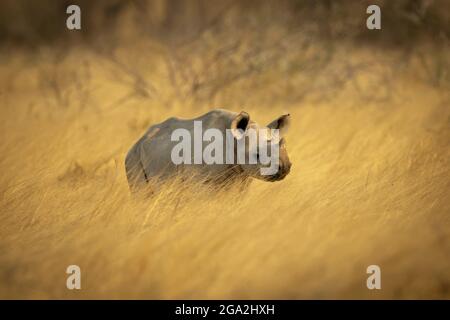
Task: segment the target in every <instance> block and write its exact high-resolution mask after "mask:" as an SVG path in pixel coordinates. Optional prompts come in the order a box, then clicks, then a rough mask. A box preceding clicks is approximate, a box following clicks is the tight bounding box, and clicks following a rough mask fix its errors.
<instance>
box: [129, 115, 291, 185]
mask: <svg viewBox="0 0 450 320" xmlns="http://www.w3.org/2000/svg"><path fill="white" fill-rule="evenodd" d="M289 119H290V115H289V114H285V115H282V116H280V117H279V118H277V119H275V120H274V121H272V122H271V123H269V124H268V125H267V126H266V127H262V126H259V125H258V124H257V123H256V122H254V121H253V120H250V116H249V114H248V113H247V112H245V111H242V112H240V113H237V112H232V111H228V110H224V109H214V110H212V111H209V112H207V113H206V114H203V115H201V116H199V117H197V118H193V119H179V118H174V117H172V118H169V119H167V120H165V121H163V122H161V123H158V124H155V125H152V126H151V127H150V128H148V130H147V131H146V132H145V134H144V135H143V136H142V137H141V138H140V139H139V140H138V141H137V142H136V143H135V144H134V145H133V146H132V147H131V149H130V150H129V152H128V154H127V156H126V159H125V169H126V175H127V179H128V184H129V186H130V189H131V191H137V190H140V189H142V187H144V186H146V185H148V184H149V183H151V182H158V183H159V182H164V181H165V180H167V179H168V178H170V177H173V176H183V177H195V179H200V181H202V182H205V183H213V184H216V185H221V184H227V183H229V182H246V184H247V185H248V181H249V180H250V178H256V179H260V180H265V181H271V182H273V181H279V180H282V179H284V178H285V177H286V176H287V174H288V173H289V172H290V169H291V162H290V160H289V157H288V154H287V151H286V146H285V138H284V135H285V133H286V131H287V129H288V127H289V122H290V120H289ZM251 137H253V139H252V138H251ZM180 140H183V141H181V142H180ZM211 146H213V147H211ZM239 146H240V147H241V148H238V147H239ZM242 146H243V148H242ZM269 149H270V150H269ZM262 154H264V155H265V156H266V159H265V161H262V160H261V158H262ZM274 156H275V157H274ZM250 159H252V160H253V161H251V160H250ZM267 159H269V160H270V161H269V162H270V163H269V162H268V160H267ZM255 160H256V161H255ZM260 160H261V161H260ZM263 162H264V163H263ZM273 167H274V168H275V170H269V168H273ZM264 170H265V171H264Z"/></svg>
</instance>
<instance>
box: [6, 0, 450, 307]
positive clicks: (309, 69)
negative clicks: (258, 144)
mask: <svg viewBox="0 0 450 320" xmlns="http://www.w3.org/2000/svg"><path fill="white" fill-rule="evenodd" d="M72 3H76V4H78V5H79V6H80V7H81V10H82V30H80V31H70V30H67V28H66V26H65V20H66V18H67V14H66V13H65V9H66V7H67V6H68V5H69V4H72ZM369 4H378V5H379V6H380V7H381V10H382V29H381V30H367V28H366V18H367V16H368V15H367V14H366V8H367V6H368V5H369ZM449 9H450V8H449V2H448V1H437V0H436V1H432V0H415V1H414V0H399V1H373V2H372V1H370V2H369V1H346V2H345V3H341V2H339V3H338V2H337V1H327V0H316V1H312V0H310V1H300V0H298V1H293V0H292V1H287V0H282V1H234V0H233V1H203V0H189V1H176V0H160V1H145V0H135V1H103V0H96V1H87V0H85V1H73V2H72V1H70V2H69V1H56V0H42V1H39V2H38V1H25V0H19V1H12V0H3V1H2V2H1V4H0V116H1V120H0V123H1V125H0V134H1V143H0V150H1V157H0V170H1V175H0V297H1V298H24V299H30V298H69V299H71V298H74V299H78V298H254V299H256V298H447V299H448V298H450V272H449V270H450V256H449V252H450V223H449V222H450V215H449V214H450V197H449V191H450V179H449V177H450V149H449V143H450V126H449V125H450V105H449V102H450V99H449V98H450V96H449V92H450V90H449V88H450V78H449V56H450V55H449V35H450V33H449V27H450V24H449V15H450V10H449ZM215 107H222V108H227V109H230V110H234V111H241V110H245V111H247V112H248V113H249V114H250V116H251V117H252V118H253V119H255V120H257V121H258V122H259V123H267V122H268V121H269V120H272V119H274V118H275V117H276V116H279V115H280V114H282V112H285V111H288V112H290V113H291V116H292V120H293V124H292V126H291V131H290V133H289V135H288V137H287V148H288V152H289V154H290V158H291V161H292V163H293V167H292V170H291V173H290V175H289V176H288V177H287V178H286V179H285V180H283V181H282V182H278V183H264V182H258V181H255V182H254V183H253V184H252V185H251V187H250V189H249V191H248V193H247V194H245V195H241V194H239V193H237V192H233V190H230V191H227V192H223V193H219V194H217V193H214V194H213V193H210V192H209V191H208V187H207V186H200V187H198V186H197V187H196V188H195V190H192V188H190V187H189V186H186V185H179V184H170V185H166V186H164V188H163V190H162V191H161V193H159V194H158V195H157V196H156V197H153V198H151V199H148V200H146V201H135V200H133V199H132V198H131V197H130V194H129V190H128V186H127V182H126V177H125V170H124V165H123V162H124V157H125V154H126V152H127V151H128V149H129V148H130V147H131V145H132V144H133V143H134V142H135V141H136V140H137V139H138V138H139V137H140V136H141V135H142V134H143V132H144V131H145V129H146V128H147V127H148V126H149V125H150V124H153V123H156V122H160V121H162V120H164V119H166V118H167V117H170V116H178V117H193V116H198V115H200V114H202V113H204V112H206V111H208V110H210V109H212V108H215ZM199 188H200V189H199ZM72 264H76V265H79V266H80V268H81V274H82V276H81V283H82V284H81V286H82V289H81V290H73V291H71V290H68V289H67V288H66V278H67V276H68V275H67V274H66V268H67V266H69V265H72ZM369 265H379V266H380V268H381V274H382V276H381V277H382V289H381V290H368V289H367V287H366V279H367V277H368V275H367V274H366V268H367V267H368V266H369Z"/></svg>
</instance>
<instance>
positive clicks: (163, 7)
mask: <svg viewBox="0 0 450 320" xmlns="http://www.w3.org/2000/svg"><path fill="white" fill-rule="evenodd" d="M70 4H77V5H79V6H80V7H81V10H82V28H83V32H82V33H80V34H77V33H72V34H71V35H70V36H68V33H67V30H66V29H65V28H64V26H65V20H66V18H67V15H66V13H65V10H66V8H67V6H68V5H70ZM370 4H377V5H379V6H380V7H381V11H382V30H381V31H380V32H370V31H369V30H367V29H366V28H363V27H358V28H349V27H351V26H365V19H366V17H367V14H365V10H366V8H367V6H369V5H370ZM255 13H260V14H262V15H264V16H265V19H266V20H260V21H259V23H261V24H266V23H271V22H272V23H280V22H283V23H285V24H287V25H289V26H290V27H291V28H297V27H301V26H302V25H308V26H309V27H308V30H305V32H314V33H317V34H320V35H321V36H323V37H333V38H336V37H337V38H339V39H353V40H357V41H361V42H365V43H366V42H371V43H373V41H377V43H383V44H386V45H393V46H408V45H411V44H414V43H417V42H419V41H430V42H435V43H441V42H443V41H448V38H449V35H450V23H449V16H450V2H449V1H447V0H396V1H386V0H385V1H383V0H377V1H370V0H367V1H366V0H360V1H332V0H277V1H268V0H247V1H238V0H223V1H211V0H187V1H186V0H94V1H92V0H77V1H68V0H40V1H32V0H2V2H1V4H0V41H1V44H2V45H5V44H9V45H21V46H28V47H35V46H39V45H43V44H44V45H48V44H53V43H55V42H59V41H65V42H66V41H72V40H74V38H77V39H78V38H79V37H80V36H81V37H82V38H83V40H84V41H97V39H98V38H99V37H108V38H109V40H111V37H112V38H114V37H115V36H117V34H118V31H120V29H121V28H124V24H126V25H127V27H132V28H133V30H135V31H136V32H141V33H144V34H146V35H151V36H159V37H162V38H164V39H171V40H173V39H174V38H176V39H178V40H180V38H181V39H185V40H188V39H189V37H195V36H196V35H198V34H199V33H201V32H205V30H209V29H212V28H220V27H221V26H223V25H224V23H226V22H227V19H228V22H232V23H235V24H242V25H248V24H251V23H252V22H254V21H252V19H253V20H254V14H255ZM125 21H126V22H125ZM255 27H257V26H256V25H255Z"/></svg>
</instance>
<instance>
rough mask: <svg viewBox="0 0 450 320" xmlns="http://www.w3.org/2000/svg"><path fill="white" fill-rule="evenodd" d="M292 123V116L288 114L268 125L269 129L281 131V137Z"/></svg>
mask: <svg viewBox="0 0 450 320" xmlns="http://www.w3.org/2000/svg"><path fill="white" fill-rule="evenodd" d="M290 122H291V115H290V114H289V113H288V114H285V115H282V116H281V117H279V118H278V119H276V120H273V121H272V122H271V123H269V124H268V125H267V127H268V128H269V129H278V130H280V136H283V135H285V134H286V132H287V131H288V129H289V125H290Z"/></svg>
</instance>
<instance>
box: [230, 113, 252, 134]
mask: <svg viewBox="0 0 450 320" xmlns="http://www.w3.org/2000/svg"><path fill="white" fill-rule="evenodd" d="M249 122H250V115H249V114H248V113H247V112H245V111H241V113H239V114H238V115H237V116H236V117H235V118H234V119H233V121H231V128H230V129H231V133H232V134H233V136H234V137H235V138H236V139H241V138H242V137H243V136H244V134H245V131H247V127H248V124H249Z"/></svg>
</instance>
